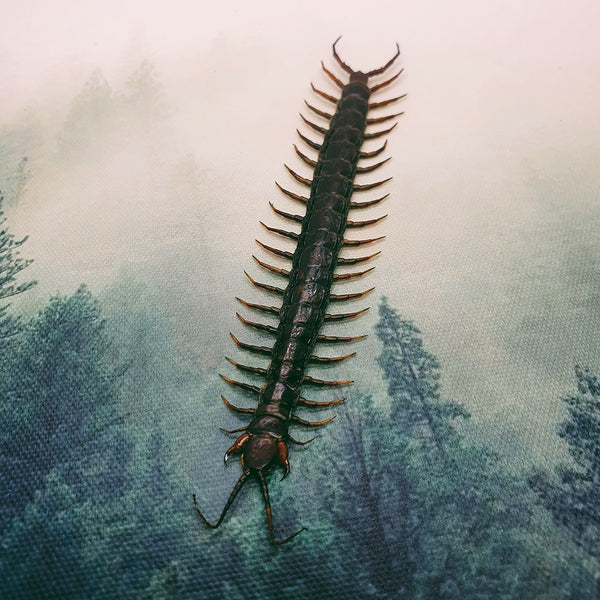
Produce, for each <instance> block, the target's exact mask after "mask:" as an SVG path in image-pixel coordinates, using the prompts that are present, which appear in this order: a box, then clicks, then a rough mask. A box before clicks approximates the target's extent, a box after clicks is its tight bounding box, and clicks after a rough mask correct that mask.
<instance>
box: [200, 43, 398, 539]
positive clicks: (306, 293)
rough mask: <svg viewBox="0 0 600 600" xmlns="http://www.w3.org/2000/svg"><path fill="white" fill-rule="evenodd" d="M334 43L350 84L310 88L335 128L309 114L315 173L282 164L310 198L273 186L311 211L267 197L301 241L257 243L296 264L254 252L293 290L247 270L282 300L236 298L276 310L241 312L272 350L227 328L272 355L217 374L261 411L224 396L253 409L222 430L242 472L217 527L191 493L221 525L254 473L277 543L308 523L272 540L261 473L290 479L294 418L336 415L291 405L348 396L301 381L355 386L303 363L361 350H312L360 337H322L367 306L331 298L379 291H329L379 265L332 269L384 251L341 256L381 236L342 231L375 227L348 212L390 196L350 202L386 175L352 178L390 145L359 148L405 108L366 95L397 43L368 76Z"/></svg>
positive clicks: (256, 350)
mask: <svg viewBox="0 0 600 600" xmlns="http://www.w3.org/2000/svg"><path fill="white" fill-rule="evenodd" d="M338 41H339V38H338V39H337V40H336V41H335V43H334V44H333V57H334V58H335V60H336V62H337V64H338V65H339V67H340V68H341V69H342V70H343V71H344V72H345V73H347V74H348V76H349V82H348V83H347V84H344V83H343V82H342V81H341V80H340V79H339V78H338V77H337V76H336V75H335V74H334V73H333V72H331V71H330V70H328V69H327V68H326V67H325V65H324V64H323V63H321V64H322V67H323V70H324V71H325V73H326V74H327V76H328V77H329V78H330V79H331V80H332V81H333V82H334V83H335V85H336V86H338V87H339V88H340V89H341V95H340V98H339V99H338V98H335V97H334V96H332V95H329V94H326V93H325V92H323V91H321V90H318V89H317V88H315V87H314V86H312V89H313V90H314V92H315V94H317V96H319V97H320V98H321V99H322V100H324V101H326V102H329V103H331V104H333V105H335V106H336V108H335V112H333V114H331V113H329V112H326V111H324V110H321V109H319V108H316V107H314V106H312V105H311V104H309V103H308V102H307V103H306V105H307V107H308V108H309V110H310V111H311V112H313V113H315V114H316V115H317V116H318V117H319V118H321V119H323V120H324V121H327V122H328V124H329V126H328V127H327V126H320V125H317V124H316V123H313V122H311V121H309V120H308V119H306V118H304V117H302V119H303V121H304V122H305V123H306V124H307V125H308V126H309V127H310V128H311V129H313V130H315V131H317V132H319V133H320V134H322V135H323V141H322V142H316V141H313V140H311V139H310V138H308V137H306V136H304V135H303V134H302V133H300V132H299V131H298V134H299V135H300V138H301V139H302V141H303V142H304V143H306V144H307V145H308V146H309V147H310V148H312V149H313V150H317V151H318V157H317V158H316V159H312V158H310V157H308V156H306V155H305V154H303V153H302V152H301V151H300V150H298V148H296V146H294V148H295V150H296V152H297V154H298V155H299V156H300V158H301V159H302V160H303V161H304V162H305V163H307V164H308V165H309V166H310V167H311V168H312V169H313V175H312V179H307V178H304V177H302V176H301V175H299V174H297V173H295V172H294V171H292V169H290V168H289V167H287V166H286V168H287V169H288V171H289V172H290V174H291V175H292V176H293V177H294V179H296V180H297V181H299V182H300V183H301V184H303V185H306V186H307V187H309V188H310V195H309V197H304V196H301V195H298V194H296V193H294V192H292V191H289V190H286V189H284V188H283V187H281V186H279V184H277V186H278V187H279V189H280V190H281V191H282V192H283V193H284V194H285V195H286V196H288V197H289V198H292V199H293V200H296V201H299V202H302V203H305V204H306V213H305V215H304V216H300V215H295V214H290V213H287V212H284V211H282V210H279V209H277V208H275V207H274V206H273V205H272V204H271V206H272V207H273V210H274V211H275V212H276V213H277V214H278V215H280V216H282V217H284V218H286V219H289V220H291V221H293V222H295V223H298V224H300V225H301V230H300V232H299V233H298V232H295V231H287V230H283V229H278V228H275V227H270V226H267V225H264V224H263V225H264V226H265V228H266V229H267V230H268V231H270V232H272V233H274V234H276V235H280V236H284V237H287V238H291V239H293V240H295V241H296V244H297V245H296V250H295V252H293V253H292V252H287V251H284V250H280V249H278V248H274V247H272V246H269V245H266V244H263V243H261V242H259V244H260V245H261V246H262V247H263V248H264V249H265V250H266V251H268V252H272V253H273V254H275V255H277V256H280V257H283V258H285V259H289V260H290V261H291V268H290V269H289V270H286V269H280V268H278V267H275V266H273V265H270V264H267V263H265V262H263V261H260V260H258V259H257V258H256V257H254V258H255V260H256V261H257V262H258V264H259V265H260V266H262V267H263V268H265V269H268V270H269V271H272V272H275V273H277V274H279V275H282V276H285V277H286V278H287V280H288V283H287V287H286V288H285V289H283V288H279V287H276V286H272V285H268V284H265V283H259V282H258V281H255V280H254V279H252V278H251V277H250V276H249V275H248V278H249V279H250V281H251V282H252V284H253V285H254V286H256V287H257V288H260V289H261V290H266V291H268V292H270V293H274V294H278V295H279V296H281V297H282V302H281V307H280V308H277V307H275V306H266V305H263V304H254V303H251V302H247V301H245V300H241V299H239V298H238V300H239V301H240V302H241V303H242V304H243V305H244V306H245V307H246V308H249V309H252V310H256V311H259V312H263V313H267V314H272V315H276V316H277V317H278V318H279V325H278V326H277V327H275V326H272V325H267V324H263V323H257V322H254V321H250V320H247V319H245V318H244V317H242V316H241V315H239V314H238V317H239V318H240V320H241V321H242V322H243V323H244V324H245V325H247V326H249V327H252V328H255V329H258V330H260V331H264V332H267V333H269V334H272V335H273V336H274V337H275V343H274V345H273V347H272V348H269V347H264V346H255V345H251V344H247V343H244V342H241V341H239V340H238V339H237V338H236V337H235V336H234V335H233V334H231V337H232V338H233V341H234V342H235V344H236V345H237V346H238V347H239V348H242V349H244V350H248V351H250V352H252V353H256V354H261V355H264V356H268V357H270V361H271V362H270V364H269V366H268V368H267V369H264V368H259V367H254V366H248V365H243V364H240V363H237V362H235V361H233V360H231V359H227V360H229V362H230V363H231V364H232V365H234V366H235V367H236V368H237V369H239V370H240V371H244V372H250V373H255V374H260V375H261V376H263V377H264V384H263V385H262V387H258V386H254V385H250V384H248V383H244V382H241V381H235V380H233V379H229V378H228V377H225V376H223V375H221V377H223V379H224V380H225V381H227V382H228V383H229V384H231V385H233V386H237V387H239V388H242V389H244V390H246V391H250V392H252V393H254V394H255V395H256V396H257V397H258V403H257V406H256V408H239V407H237V406H234V405H232V404H230V403H229V402H228V401H227V400H226V399H225V398H224V397H222V399H223V402H224V403H225V405H226V406H227V408H229V409H230V410H232V411H234V412H237V413H245V414H248V415H250V417H251V419H252V420H251V421H250V424H249V425H247V426H245V427H242V428H240V429H235V430H233V431H227V430H223V431H225V432H226V433H241V435H240V436H239V437H238V438H237V440H236V441H235V442H234V444H233V445H232V446H231V447H230V448H229V449H228V450H227V452H226V453H225V461H227V459H228V458H229V456H230V455H232V454H240V455H241V464H242V468H243V473H242V475H241V477H240V478H239V480H238V482H237V483H236V484H235V487H234V488H233V491H232V492H231V495H230V496H229V499H228V500H227V503H226V504H225V507H224V508H223V511H222V513H221V516H220V517H219V519H218V520H217V522H216V523H214V524H212V523H210V522H209V521H208V520H207V519H206V517H205V516H204V515H203V513H202V512H201V511H200V509H199V507H198V505H197V502H196V496H195V495H194V497H193V500H194V507H195V509H196V511H197V512H198V515H200V518H201V519H202V521H203V522H204V524H205V525H206V526H208V527H210V528H213V529H215V528H217V527H219V525H221V523H222V522H223V519H224V518H225V515H226V513H227V511H228V510H229V507H230V506H231V504H232V502H233V501H234V499H235V497H236V496H237V494H238V492H239V491H240V489H241V488H242V486H243V485H244V483H245V482H246V480H247V479H248V478H249V477H250V476H254V477H256V478H258V480H259V482H260V485H261V488H262V492H263V495H264V501H265V510H266V515H267V524H268V528H269V537H270V540H271V542H272V543H273V544H277V545H279V544H285V543H286V542H288V541H290V540H291V539H292V538H293V537H295V536H296V535H298V534H299V533H300V532H301V531H304V530H305V529H306V528H305V527H303V528H302V529H300V530H299V531H297V532H296V533H294V534H292V535H290V536H289V537H287V538H285V539H283V540H281V541H277V540H276V539H275V536H274V533H273V521H272V517H271V505H270V502H269V492H268V489H267V483H266V479H265V475H266V474H267V473H269V472H270V471H271V470H272V469H273V468H274V467H275V466H277V465H279V466H281V467H283V469H285V473H284V475H283V477H285V476H286V475H287V473H288V472H289V469H290V464H289V460H288V444H289V443H291V444H307V443H308V441H311V440H308V441H307V442H300V441H297V440H295V439H294V438H293V437H292V436H291V435H290V433H289V426H290V424H293V423H295V424H299V425H302V426H305V427H318V426H320V425H324V424H325V423H327V422H329V421H331V420H332V419H333V418H334V417H331V418H329V419H325V420H323V421H316V422H310V421H306V420H304V419H301V418H299V417H298V416H296V415H295V414H294V409H295V407H296V406H297V405H298V404H299V405H302V406H307V407H330V406H333V405H334V404H337V403H338V402H341V401H342V400H343V398H340V399H338V400H332V401H329V402H315V401H312V400H307V399H305V398H303V397H301V395H300V394H301V389H302V386H303V384H304V383H309V384H310V385H315V386H338V385H343V384H348V383H351V382H350V381H326V380H322V379H316V378H314V377H310V376H308V375H306V369H307V367H308V366H309V365H312V364H319V363H320V364H323V363H325V364H326V363H332V362H338V361H342V360H345V359H348V358H350V357H351V356H353V355H354V354H355V353H354V352H352V353H350V354H345V355H343V356H336V357H331V358H328V357H321V356H317V355H315V354H313V350H314V348H315V346H318V345H322V344H335V345H337V344H345V343H349V342H353V341H355V340H358V339H359V338H362V337H364V336H355V337H341V336H330V335H323V334H322V333H321V329H322V325H323V323H327V322H331V321H343V320H345V319H351V318H353V317H356V316H358V315H360V314H361V313H363V312H365V311H366V310H367V308H363V309H362V310H358V311H355V312H348V313H332V314H330V313H328V312H327V306H328V305H329V303H330V302H335V303H337V302H344V301H346V300H354V299H356V298H361V297H362V296H364V295H365V294H368V293H369V292H370V291H371V290H372V289H373V288H371V289H368V290H365V291H362V292H357V293H346V294H337V293H335V294H334V293H332V292H331V289H332V285H333V283H334V282H336V281H340V280H352V279H355V278H357V277H360V276H362V275H364V274H365V273H367V272H368V271H371V270H372V268H373V267H371V268H370V269H366V270H359V271H356V272H350V273H340V272H337V271H336V268H337V267H338V266H339V265H355V264H358V263H362V262H365V261H369V260H371V259H372V258H374V257H375V256H376V255H377V254H379V252H375V253H373V254H369V255H367V256H359V257H356V258H343V257H340V251H341V249H342V248H344V247H352V246H361V245H368V244H371V243H373V242H375V241H377V240H380V239H382V238H381V237H375V238H373V237H371V238H366V239H361V240H353V239H346V238H345V237H344V232H345V231H346V229H353V228H362V227H366V226H369V225H373V224H375V223H377V222H378V221H380V220H381V219H383V218H384V217H379V218H375V219H369V220H362V221H355V220H349V219H348V214H349V213H350V211H354V210H359V209H363V208H365V207H368V206H373V205H375V204H377V203H379V202H381V201H382V200H384V199H385V198H387V196H388V195H385V196H382V197H380V198H376V199H371V200H366V201H363V202H354V201H352V200H351V198H352V196H353V194H354V192H363V191H367V190H371V189H373V188H377V187H379V186H381V185H383V184H384V183H386V182H387V181H389V179H385V180H383V181H377V182H374V183H366V184H364V183H363V184H359V183H354V180H355V176H356V175H357V174H361V173H370V172H371V171H374V170H376V169H378V168H379V167H381V166H382V165H383V164H384V163H386V162H387V161H388V160H389V158H388V159H385V160H382V161H380V162H375V163H373V164H369V165H363V164H362V161H363V159H370V158H373V157H376V156H378V155H380V154H381V153H382V152H383V151H384V150H385V147H386V144H387V142H385V143H384V144H383V145H382V146H381V147H379V148H377V149H376V150H374V151H371V152H363V151H361V146H362V144H363V142H364V141H365V140H370V139H375V138H380V137H382V136H384V135H386V134H388V133H389V132H390V131H391V130H392V129H393V128H394V127H395V126H396V123H394V125H392V126H391V127H389V128H387V129H380V130H378V131H374V132H371V131H369V132H368V131H367V129H369V126H370V125H376V126H377V124H380V123H385V122H387V121H390V120H392V119H394V118H395V117H398V116H400V115H401V114H402V113H396V114H389V115H384V116H376V117H373V118H370V117H368V116H367V115H368V113H369V111H371V110H376V109H379V108H382V107H387V106H389V105H391V104H393V103H395V102H397V101H399V100H401V99H402V98H404V96H399V97H396V98H389V99H387V100H381V101H379V102H370V101H369V100H370V97H371V95H372V94H374V93H376V92H378V91H379V90H382V89H384V88H386V87H387V86H389V85H390V84H391V83H392V82H394V81H395V80H396V79H397V78H398V76H399V75H400V74H401V73H402V70H400V71H399V72H398V73H396V74H395V75H393V76H392V77H389V78H388V79H385V78H384V79H385V80H383V81H381V82H380V83H376V84H375V85H372V86H369V80H370V79H371V78H372V77H377V76H379V75H382V74H383V73H385V72H386V71H387V70H388V69H389V68H390V67H391V66H392V64H393V63H394V61H395V60H396V58H398V56H399V54H400V49H399V47H398V44H396V54H395V55H394V56H393V57H392V58H391V59H390V60H389V61H388V62H387V63H386V64H385V65H384V66H382V67H380V68H378V69H374V70H372V71H369V72H368V73H363V72H361V71H354V70H353V69H351V68H350V67H349V66H348V65H347V64H346V63H345V62H344V61H342V59H341V58H340V56H339V55H338V53H337V50H336V44H337V43H338ZM390 179H391V178H390Z"/></svg>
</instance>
